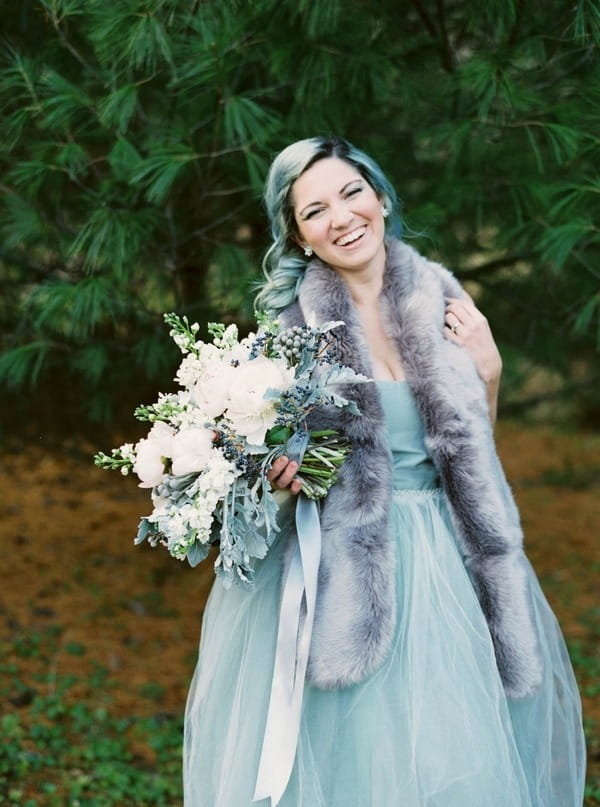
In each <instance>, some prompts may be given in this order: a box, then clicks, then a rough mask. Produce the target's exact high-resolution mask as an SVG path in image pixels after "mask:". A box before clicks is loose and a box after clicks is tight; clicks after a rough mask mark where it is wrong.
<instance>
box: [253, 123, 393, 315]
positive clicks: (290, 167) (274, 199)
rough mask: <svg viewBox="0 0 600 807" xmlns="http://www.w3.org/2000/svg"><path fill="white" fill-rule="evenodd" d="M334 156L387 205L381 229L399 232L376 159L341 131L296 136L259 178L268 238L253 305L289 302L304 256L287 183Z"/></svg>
mask: <svg viewBox="0 0 600 807" xmlns="http://www.w3.org/2000/svg"><path fill="white" fill-rule="evenodd" d="M327 157H337V158H338V159H340V160H343V161H344V162H346V163H348V164H349V165H351V166H353V167H354V168H356V170H357V171H358V172H359V174H360V175H361V176H362V177H363V179H365V180H366V181H367V182H368V183H369V185H370V186H371V187H372V188H373V190H374V191H375V193H376V194H377V195H378V196H379V197H380V199H381V201H382V203H383V204H384V205H385V207H386V208H387V209H388V210H389V211H390V214H391V215H390V216H389V217H388V218H387V219H386V230H387V231H389V232H393V233H394V234H395V235H398V236H400V234H401V226H400V220H399V218H398V216H397V214H396V213H395V210H396V206H397V199H396V192H395V191H394V188H393V187H392V185H391V183H390V182H389V180H388V179H387V177H386V176H385V174H384V173H383V171H382V170H381V168H380V167H379V166H378V165H377V163H376V162H375V161H374V160H373V159H371V157H369V155H368V154H365V153H364V152H363V151H360V150H359V149H357V148H355V147H354V146H353V145H352V144H351V143H349V142H348V141H347V140H344V139H343V138H341V137H311V138H307V139H306V140H298V141H297V142H295V143H292V144H291V145H290V146H288V147H287V148H285V149H284V150H283V151H281V152H280V153H279V154H278V155H277V156H276V157H275V159H274V160H273V162H272V164H271V168H270V170H269V174H268V176H267V181H266V183H265V190H264V200H265V206H266V209H267V215H268V217H269V222H270V225H271V236H272V239H273V242H272V244H271V246H270V247H269V249H268V250H267V253H266V255H265V257H264V260H263V272H264V274H265V278H266V279H265V282H264V283H263V286H262V288H261V290H260V291H259V293H258V294H257V296H256V301H255V307H256V309H257V310H263V311H271V312H274V313H277V312H279V311H281V310H282V309H283V308H285V307H286V306H288V305H289V304H290V303H292V302H293V301H294V300H295V299H296V297H297V296H298V289H299V286H300V283H301V282H302V278H303V277H304V270H305V269H306V266H307V264H308V262H309V260H310V259H309V258H307V257H306V256H305V255H304V253H303V250H302V249H301V248H300V246H299V245H298V244H297V243H296V241H295V240H294V236H297V235H298V229H297V227H296V221H295V219H294V211H293V208H292V199H291V189H292V185H293V184H294V182H295V181H296V180H297V179H298V177H299V176H300V175H301V174H303V173H304V172H305V171H307V170H308V169H309V168H310V167H311V166H312V165H314V164H315V163H316V162H318V161H319V160H323V159H326V158H327Z"/></svg>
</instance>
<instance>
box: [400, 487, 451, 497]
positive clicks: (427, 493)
mask: <svg viewBox="0 0 600 807" xmlns="http://www.w3.org/2000/svg"><path fill="white" fill-rule="evenodd" d="M443 492H444V491H443V489H442V488H425V489H421V490H417V489H413V488H397V489H395V490H394V491H393V494H394V496H398V497H400V498H401V497H403V496H421V497H423V498H429V497H431V496H441V495H442V494H443Z"/></svg>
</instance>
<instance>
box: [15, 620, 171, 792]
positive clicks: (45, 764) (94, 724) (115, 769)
mask: <svg viewBox="0 0 600 807" xmlns="http://www.w3.org/2000/svg"><path fill="white" fill-rule="evenodd" d="M58 635H59V632H57V631H52V630H48V631H44V632H40V633H36V634H32V635H30V636H27V637H26V636H16V637H14V639H13V641H12V642H10V643H3V647H2V648H0V650H1V651H2V652H1V656H2V657H3V658H5V659H10V661H8V662H6V663H4V664H2V665H0V697H1V698H2V701H3V704H4V708H3V715H2V718H1V719H0V736H1V737H2V742H1V743H0V805H3V807H4V805H19V807H112V806H113V805H114V807H117V806H118V807H128V805H131V807H146V806H147V807H180V805H181V803H182V786H181V742H182V730H183V725H182V717H181V716H173V715H168V714H155V715H154V716H150V717H142V716H135V715H130V716H127V717H122V716H120V715H117V714H115V710H114V709H113V708H112V707H111V697H110V689H111V688H112V686H114V682H111V681H110V679H109V676H108V673H107V671H106V670H105V669H104V668H102V667H101V666H100V665H98V664H95V665H92V666H91V673H90V675H89V677H88V679H87V680H86V681H85V682H84V683H85V687H84V689H85V690H86V691H91V692H95V693H97V697H96V696H94V705H90V703H89V702H85V700H83V701H82V700H81V699H80V698H79V697H78V696H77V693H76V691H75V689H76V687H77V685H78V684H81V683H82V682H81V681H80V680H79V681H78V679H77V678H76V677H75V676H72V675H71V676H63V677H60V678H59V677H55V676H54V675H53V674H52V672H51V665H50V660H51V658H52V655H53V653H54V652H55V650H56V642H57V636H58ZM65 649H66V650H67V652H69V653H71V654H72V655H75V656H82V655H84V654H85V652H86V648H85V647H83V646H82V645H79V644H76V643H72V644H71V645H69V646H67V647H65ZM25 665H27V669H28V673H25V671H24V669H22V666H25ZM79 691H81V687H80V688H79ZM140 694H141V695H142V697H143V698H144V699H146V700H148V699H149V700H158V699H159V698H160V695H161V694H162V690H161V689H160V688H159V687H157V686H154V687H152V686H151V685H148V687H147V688H146V689H145V690H144V692H142V693H140Z"/></svg>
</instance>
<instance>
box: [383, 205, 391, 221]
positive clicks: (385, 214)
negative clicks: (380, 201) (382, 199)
mask: <svg viewBox="0 0 600 807" xmlns="http://www.w3.org/2000/svg"><path fill="white" fill-rule="evenodd" d="M381 215H382V216H383V218H384V219H387V217H388V216H389V215H390V211H389V210H388V209H387V207H385V206H384V205H382V206H381Z"/></svg>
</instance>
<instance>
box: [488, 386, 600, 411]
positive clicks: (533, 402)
mask: <svg viewBox="0 0 600 807" xmlns="http://www.w3.org/2000/svg"><path fill="white" fill-rule="evenodd" d="M599 383H600V376H596V377H592V378H586V379H583V380H582V381H571V382H569V383H565V384H563V385H562V387H559V388H558V389H555V390H550V391H548V392H542V393H539V394H537V395H530V396H529V397H528V398H523V399H521V400H518V401H507V402H506V403H501V404H499V407H498V416H499V417H507V416H508V417H510V416H512V415H521V414H523V412H525V411H526V410H528V409H531V407H533V406H538V405H539V404H542V403H548V402H549V401H556V400H562V399H564V398H571V397H574V395H575V394H576V393H578V392H582V391H583V390H587V389H591V390H594V389H597V388H598V384H599Z"/></svg>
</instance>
